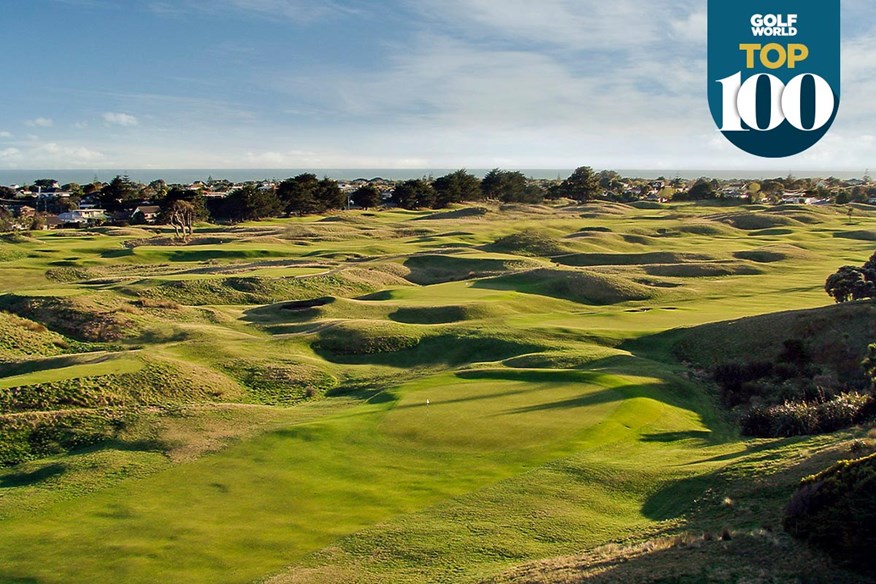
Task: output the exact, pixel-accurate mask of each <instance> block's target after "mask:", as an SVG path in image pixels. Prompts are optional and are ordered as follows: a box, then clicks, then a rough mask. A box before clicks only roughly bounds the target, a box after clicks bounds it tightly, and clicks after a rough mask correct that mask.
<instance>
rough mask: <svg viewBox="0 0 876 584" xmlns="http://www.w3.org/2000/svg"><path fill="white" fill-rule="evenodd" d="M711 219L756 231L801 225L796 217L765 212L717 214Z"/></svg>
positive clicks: (737, 227)
mask: <svg viewBox="0 0 876 584" xmlns="http://www.w3.org/2000/svg"><path fill="white" fill-rule="evenodd" d="M713 219H715V220H717V221H720V222H722V223H726V224H728V225H731V226H733V227H735V228H736V229H742V230H745V231H758V230H761V229H773V228H776V227H792V226H800V225H802V223H801V222H800V221H797V220H796V219H792V218H790V217H784V216H782V215H775V214H766V213H750V212H739V213H727V214H725V215H718V216H716V217H714V218H713Z"/></svg>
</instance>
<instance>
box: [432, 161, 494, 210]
mask: <svg viewBox="0 0 876 584" xmlns="http://www.w3.org/2000/svg"><path fill="white" fill-rule="evenodd" d="M432 186H433V188H434V189H435V208H437V209H443V208H444V207H447V206H448V205H451V204H453V203H461V202H463V201H476V200H478V199H480V198H481V197H482V196H483V193H482V192H481V181H479V180H478V178H477V177H476V176H474V175H473V174H471V173H469V172H467V171H466V170H465V169H461V170H457V171H456V172H452V173H450V174H447V175H444V176H442V177H438V178H437V179H435V182H434V183H432Z"/></svg>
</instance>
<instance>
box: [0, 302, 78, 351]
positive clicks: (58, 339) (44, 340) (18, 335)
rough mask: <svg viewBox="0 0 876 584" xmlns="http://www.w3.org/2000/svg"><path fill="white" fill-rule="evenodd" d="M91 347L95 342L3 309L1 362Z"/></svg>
mask: <svg viewBox="0 0 876 584" xmlns="http://www.w3.org/2000/svg"><path fill="white" fill-rule="evenodd" d="M91 348H92V347H91V345H88V344H86V343H80V342H77V341H73V340H71V339H69V338H67V337H64V336H63V335H60V334H58V333H56V332H53V331H50V330H48V329H47V328H46V327H45V326H43V325H41V324H39V323H37V322H34V321H32V320H28V319H26V318H22V317H20V316H16V315H13V314H9V313H7V312H0V363H3V362H12V361H17V360H20V359H26V358H29V357H37V356H39V357H50V356H53V355H62V354H65V353H79V352H85V351H88V350H90V349H91Z"/></svg>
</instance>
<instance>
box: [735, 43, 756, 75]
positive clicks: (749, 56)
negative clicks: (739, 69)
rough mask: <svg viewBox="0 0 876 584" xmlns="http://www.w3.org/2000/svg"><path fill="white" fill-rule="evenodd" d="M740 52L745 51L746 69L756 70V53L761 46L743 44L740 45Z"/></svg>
mask: <svg viewBox="0 0 876 584" xmlns="http://www.w3.org/2000/svg"><path fill="white" fill-rule="evenodd" d="M739 50H740V51H745V67H746V69H754V53H755V51H759V50H760V45H758V44H753V43H743V44H741V45H739Z"/></svg>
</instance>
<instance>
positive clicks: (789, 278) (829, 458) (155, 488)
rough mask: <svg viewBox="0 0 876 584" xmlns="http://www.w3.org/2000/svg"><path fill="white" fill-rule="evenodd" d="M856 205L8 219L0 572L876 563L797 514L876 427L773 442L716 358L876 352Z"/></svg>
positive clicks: (684, 569) (758, 571)
mask: <svg viewBox="0 0 876 584" xmlns="http://www.w3.org/2000/svg"><path fill="white" fill-rule="evenodd" d="M847 207H848V206H834V205H825V206H804V205H775V206H773V205H727V204H722V203H721V202H717V201H710V202H699V203H674V204H657V203H644V202H640V203H634V204H631V205H627V204H621V203H611V202H596V203H591V204H571V203H569V202H561V203H556V204H552V205H547V204H545V205H524V204H508V205H501V204H498V203H475V204H465V205H456V206H454V207H453V208H451V209H444V210H437V211H436V210H428V211H425V210H424V211H404V210H400V209H388V210H379V211H372V212H368V211H339V212H334V213H332V214H330V215H328V216H309V217H293V218H284V219H271V220H266V221H259V222H248V223H239V224H235V225H212V224H206V223H204V224H199V225H196V226H195V229H194V234H193V236H192V237H191V239H190V240H189V241H187V242H181V241H178V240H176V239H175V237H174V232H173V229H171V228H169V227H165V226H141V227H133V226H132V227H95V228H91V229H82V230H55V231H45V232H32V233H27V234H25V233H22V234H13V235H6V236H3V237H2V238H0V275H2V278H0V311H2V312H0V332H2V336H0V456H2V462H3V465H4V466H0V582H2V583H19V584H24V583H40V584H56V583H57V584H62V583H63V584H76V583H89V584H91V583H105V582H106V583H110V582H128V583H154V582H181V583H182V582H186V583H214V582H215V583H219V582H221V583H250V582H263V583H270V584H292V583H304V582H318V583H335V582H393V583H396V582H398V583H419V582H444V583H457V582H459V583H466V582H577V581H588V582H589V581H593V582H635V581H666V582H711V581H714V582H740V581H745V582H797V581H798V580H796V579H795V578H796V577H797V576H799V575H800V574H801V573H804V572H805V573H808V574H809V575H811V577H812V578H814V580H812V581H833V582H861V581H865V580H861V579H858V578H859V577H858V576H856V575H854V574H851V573H846V572H844V571H843V570H842V569H841V568H839V567H836V566H834V565H832V564H831V563H830V561H829V560H828V559H827V558H826V557H824V556H822V555H820V553H819V552H817V551H815V550H812V549H811V548H809V547H807V546H806V544H805V543H802V542H800V541H798V540H795V539H793V538H792V537H790V536H789V535H787V534H786V533H784V532H783V530H782V517H783V513H784V510H785V507H786V505H787V503H788V501H789V500H790V498H791V496H792V495H793V494H794V492H795V490H796V488H797V485H798V484H799V482H800V480H801V479H802V478H804V477H805V476H808V475H812V474H815V473H818V472H820V471H822V470H824V469H825V468H827V467H829V466H830V465H831V464H833V463H834V462H836V461H837V460H842V459H847V458H856V457H858V456H861V455H866V454H869V453H871V452H873V451H874V450H876V435H874V432H873V431H872V430H871V427H872V425H871V426H869V427H868V426H866V425H864V426H853V427H850V428H845V429H841V430H838V431H835V432H833V433H823V434H817V435H808V436H792V437H774V438H771V437H762V438H754V437H747V436H745V435H743V433H742V432H741V431H740V426H739V424H738V421H737V420H736V418H735V417H734V415H733V414H732V413H731V412H730V411H728V409H726V408H724V407H722V406H721V403H720V400H719V399H718V396H717V390H716V388H715V384H714V382H713V380H712V378H711V377H710V374H709V371H710V368H711V367H713V366H714V365H716V364H719V363H722V362H724V361H726V360H733V359H737V360H740V359H750V360H754V359H757V358H762V359H774V358H775V355H776V354H778V352H779V351H780V350H781V348H782V344H783V342H785V341H788V340H793V339H799V340H801V341H802V342H803V343H804V344H805V345H806V347H807V348H808V350H809V351H810V352H811V353H812V354H813V355H814V359H815V360H816V362H818V360H819V359H820V358H824V359H825V360H826V359H828V356H829V355H828V354H829V353H830V351H829V348H831V347H838V346H840V345H842V347H844V349H843V350H844V351H845V353H843V355H844V357H843V358H844V359H845V360H846V361H848V362H853V363H854V364H858V363H860V362H861V359H862V358H863V356H864V354H865V353H866V351H867V346H868V345H869V344H870V343H873V342H876V335H874V333H876V328H874V326H873V324H872V323H873V322H874V313H873V304H872V302H870V301H860V302H851V303H846V304H843V305H835V303H834V301H833V299H832V298H830V297H829V296H828V295H827V294H826V293H825V289H824V286H825V280H826V279H827V277H828V276H830V275H831V274H832V273H834V272H835V271H836V270H837V269H838V268H839V267H840V266H844V265H860V264H862V263H863V262H864V261H866V260H867V259H868V258H869V257H870V256H871V255H872V254H873V253H874V250H876V243H874V242H876V210H873V209H876V208H873V207H869V206H867V205H856V206H855V208H854V214H853V215H852V214H851V213H848V212H847ZM843 323H850V324H849V325H848V326H846V325H845V324H843ZM843 343H844V344H843ZM826 362H827V361H825V363H826ZM825 366H827V365H825ZM856 366H857V365H856ZM855 449H857V450H855ZM853 450H854V452H856V453H853ZM669 570H672V571H671V572H670V571H669ZM679 570H681V571H679ZM662 574H665V579H664V580H660V579H659V578H660V577H661V575H662ZM647 578H652V579H653V580H647ZM672 578H675V579H672ZM818 578H824V580H818Z"/></svg>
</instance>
